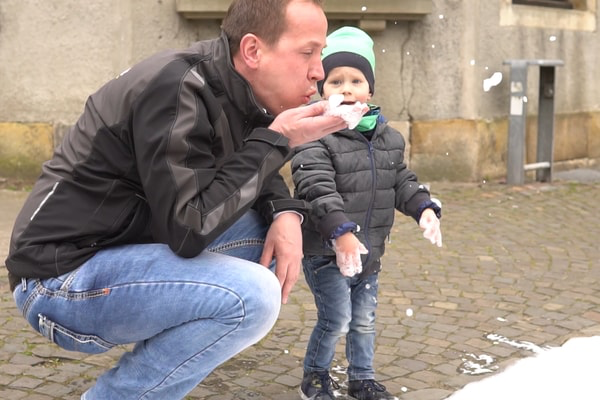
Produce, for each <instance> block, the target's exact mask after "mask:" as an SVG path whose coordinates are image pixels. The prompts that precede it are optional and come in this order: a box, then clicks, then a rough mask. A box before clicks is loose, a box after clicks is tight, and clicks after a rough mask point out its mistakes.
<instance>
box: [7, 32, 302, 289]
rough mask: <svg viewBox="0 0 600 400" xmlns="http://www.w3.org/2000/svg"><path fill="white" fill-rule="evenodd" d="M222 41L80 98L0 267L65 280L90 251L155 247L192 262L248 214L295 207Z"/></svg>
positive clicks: (278, 142) (177, 54) (269, 137)
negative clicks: (81, 106) (166, 248)
mask: <svg viewBox="0 0 600 400" xmlns="http://www.w3.org/2000/svg"><path fill="white" fill-rule="evenodd" d="M272 120H273V117H272V116H271V115H269V114H267V113H266V111H265V110H264V109H263V108H261V107H259V106H258V105H257V104H256V102H255V100H254V95H253V93H252V90H251V88H250V86H249V85H248V83H247V81H246V80H245V79H243V78H242V77H241V76H240V75H239V74H238V73H237V72H236V71H235V70H234V69H233V66H232V63H231V58H230V54H229V46H228V43H227V38H226V37H225V35H221V38H219V39H215V40H209V41H204V42H198V43H196V44H194V45H193V46H192V47H190V48H189V49H186V50H175V51H166V52H162V53H160V54H157V55H155V56H152V57H150V58H148V59H146V60H145V61H142V62H141V63H139V64H137V65H135V66H134V67H132V68H131V69H130V70H128V71H126V72H125V73H123V74H121V75H120V76H119V77H117V78H115V79H113V80H112V81H110V82H108V83H107V84H106V85H104V86H103V87H102V88H100V90H98V91H97V92H96V93H94V94H92V95H91V96H90V97H89V99H88V100H87V103H86V106H85V110H84V112H83V114H82V116H81V117H80V119H79V121H78V122H77V124H76V125H75V126H74V127H73V128H72V129H71V130H70V131H69V132H68V134H67V135H66V136H65V138H64V140H63V142H62V144H61V145H60V146H59V147H58V148H57V149H56V152H55V154H54V156H53V158H52V159H51V160H50V161H48V162H46V163H45V164H44V165H43V167H42V175H41V177H40V179H39V180H38V181H37V183H36V184H35V186H34V187H33V190H32V192H31V194H30V196H29V198H28V199H27V201H26V202H25V205H24V207H23V209H22V211H21V212H20V214H19V215H18V217H17V220H16V223H15V227H14V230H13V235H12V238H11V243H10V249H9V256H8V259H7V260H6V266H7V268H8V270H9V278H10V282H11V288H14V286H15V284H16V282H18V280H19V278H20V277H26V278H35V277H39V278H48V277H53V276H59V275H61V274H64V273H66V272H69V271H71V270H73V269H75V268H77V267H78V266H79V265H81V264H82V263H83V262H84V261H86V260H87V259H89V258H90V257H92V256H93V255H94V254H95V253H96V252H97V251H98V250H99V249H101V248H103V247H107V246H114V245H119V244H125V243H144V242H156V243H166V244H168V245H169V246H170V248H171V249H172V250H173V251H174V252H175V253H177V254H179V255H181V256H183V257H192V256H195V255H197V254H199V253H200V252H201V251H202V250H203V249H204V248H205V247H206V246H207V245H208V244H210V243H211V242H212V241H213V240H214V239H215V238H216V237H217V236H218V235H219V234H221V233H222V232H223V231H224V230H226V229H227V228H228V227H229V226H231V224H233V222H235V221H236V220H237V219H238V218H239V217H240V216H241V215H242V214H243V213H245V212H246V211H247V210H248V209H249V208H250V207H254V208H255V209H257V210H258V211H259V212H260V213H261V214H262V215H263V217H264V218H265V219H266V220H267V221H270V220H271V218H272V215H273V213H274V212H276V211H282V210H284V209H296V206H299V205H298V204H293V201H292V202H290V193H289V189H288V188H287V186H286V185H285V183H284V181H283V179H282V178H281V176H280V175H279V174H278V171H279V169H280V167H281V166H282V165H283V164H284V163H285V162H286V160H287V159H289V157H290V156H291V149H290V147H289V146H288V145H287V143H288V140H287V139H286V138H285V137H284V136H282V135H281V134H279V133H278V132H274V131H272V130H269V129H268V128H267V126H268V125H270V123H271V122H272Z"/></svg>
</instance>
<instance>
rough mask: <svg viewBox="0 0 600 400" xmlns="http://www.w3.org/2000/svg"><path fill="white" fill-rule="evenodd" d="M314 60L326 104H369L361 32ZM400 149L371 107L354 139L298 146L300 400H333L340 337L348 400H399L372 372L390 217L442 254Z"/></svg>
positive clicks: (370, 77)
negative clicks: (303, 300) (311, 323)
mask: <svg viewBox="0 0 600 400" xmlns="http://www.w3.org/2000/svg"><path fill="white" fill-rule="evenodd" d="M321 57H322V60H323V69H324V71H325V78H324V80H323V81H320V82H319V83H318V87H319V92H320V94H321V95H322V96H323V98H325V99H328V98H329V96H332V95H334V94H343V95H344V104H355V103H356V102H361V103H366V102H368V101H369V100H370V99H371V96H372V95H373V92H374V89H375V88H374V83H375V77H374V70H375V55H374V53H373V41H372V40H371V38H370V37H369V36H368V35H367V34H366V33H365V32H363V31H361V30H360V29H357V28H353V27H343V28H341V29H338V30H336V31H335V32H333V33H331V34H330V35H329V36H328V37H327V47H326V48H325V49H324V50H323V54H322V56H321ZM404 146H405V143H404V139H403V138H402V135H401V134H400V133H399V132H398V131H396V130H394V129H393V128H391V127H390V126H389V125H387V124H386V122H385V120H384V118H383V117H382V115H381V114H380V109H379V107H377V106H374V105H369V111H368V112H367V113H366V114H365V115H364V116H363V118H362V119H361V120H360V122H359V124H358V126H357V127H356V128H355V129H353V130H350V129H346V130H343V131H340V132H337V133H334V134H331V135H328V136H325V137H324V138H322V139H320V140H319V141H316V142H312V143H308V144H306V145H303V146H301V147H299V148H298V150H297V152H296V154H295V156H294V158H293V160H292V177H293V181H294V185H295V194H296V196H297V197H299V198H301V199H304V200H306V201H308V202H310V203H311V205H312V211H311V214H310V216H309V218H308V219H307V221H306V222H305V226H304V229H303V242H304V245H303V251H304V259H303V268H304V275H305V278H306V281H307V283H308V285H309V287H310V289H311V291H312V292H313V295H314V297H315V303H316V305H317V313H318V321H317V324H316V326H315V328H314V330H313V332H312V335H311V337H310V340H309V343H308V346H307V350H306V356H305V358H304V378H303V380H302V384H301V386H300V390H299V392H300V396H301V397H302V399H305V400H306V399H310V400H329V399H332V398H334V394H333V390H332V388H335V389H337V388H339V386H338V385H337V384H336V383H335V382H333V381H332V380H331V377H330V375H329V369H330V367H331V362H332V360H333V357H334V355H335V346H336V343H337V341H338V340H339V338H340V337H341V336H342V335H345V336H346V357H347V359H348V364H349V365H348V381H349V382H348V396H349V398H352V399H358V400H376V399H396V397H395V396H393V395H392V394H390V393H389V392H388V391H387V390H386V388H385V386H383V385H382V384H380V383H378V382H377V381H376V380H375V371H374V370H373V356H374V348H375V310H376V308H377V287H378V273H379V271H380V270H381V263H380V257H381V256H382V255H383V253H384V246H385V238H386V236H388V235H389V233H390V230H391V228H392V224H393V220H394V212H395V210H398V211H400V212H402V213H403V214H405V215H408V216H411V217H413V218H414V219H415V220H416V221H418V222H419V225H420V227H421V228H422V229H424V233H423V235H424V236H425V237H426V238H427V239H429V240H430V241H431V243H434V244H436V245H438V246H441V245H442V235H441V231H440V222H439V219H438V218H440V216H441V214H440V212H441V209H440V207H439V206H438V204H437V203H436V202H434V201H432V199H431V198H430V196H429V191H428V190H427V189H426V188H425V186H423V185H421V184H419V183H418V181H417V177H416V175H415V174H414V173H413V172H412V171H410V170H409V169H408V168H407V167H406V164H405V163H404ZM361 255H362V256H361Z"/></svg>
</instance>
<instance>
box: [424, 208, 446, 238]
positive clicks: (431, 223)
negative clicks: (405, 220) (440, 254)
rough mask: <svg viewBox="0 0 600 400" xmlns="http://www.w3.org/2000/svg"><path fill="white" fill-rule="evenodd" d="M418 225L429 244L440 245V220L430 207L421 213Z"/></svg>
mask: <svg viewBox="0 0 600 400" xmlns="http://www.w3.org/2000/svg"><path fill="white" fill-rule="evenodd" d="M419 226H420V227H421V229H423V237H424V238H425V239H429V241H430V242H431V244H435V245H437V247H442V231H441V230H440V220H439V219H438V217H437V216H436V215H435V212H434V211H433V210H432V209H431V208H426V209H425V211H423V213H422V214H421V219H420V220H419Z"/></svg>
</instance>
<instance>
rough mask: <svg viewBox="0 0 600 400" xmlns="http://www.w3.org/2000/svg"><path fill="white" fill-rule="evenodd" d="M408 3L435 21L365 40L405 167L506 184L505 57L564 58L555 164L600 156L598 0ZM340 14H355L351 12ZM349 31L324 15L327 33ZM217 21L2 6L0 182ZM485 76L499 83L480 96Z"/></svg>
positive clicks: (148, 3)
mask: <svg viewBox="0 0 600 400" xmlns="http://www.w3.org/2000/svg"><path fill="white" fill-rule="evenodd" d="M188 1H192V2H193V0H188ZM398 1H409V0H398ZM410 1H412V2H414V1H422V2H426V3H427V4H428V5H430V6H431V7H430V9H431V12H429V13H428V14H426V15H425V16H424V17H422V18H417V19H413V20H404V19H397V20H388V21H387V22H386V23H385V24H384V29H383V30H381V25H378V29H380V30H376V31H372V32H371V35H372V36H373V39H374V41H375V51H376V55H377V68H376V93H375V96H374V98H373V102H375V103H377V104H380V105H381V106H382V108H383V112H384V115H385V116H386V117H387V118H388V119H389V120H391V121H392V122H393V123H395V124H399V125H400V126H402V129H401V131H402V133H403V134H404V135H405V137H406V138H407V139H409V140H410V142H409V143H410V145H411V146H410V150H409V151H408V152H407V157H408V160H409V161H410V164H411V167H412V168H413V169H414V170H415V171H416V172H417V173H418V174H419V176H420V177H421V178H422V179H423V180H452V181H477V180H481V179H502V177H503V176H504V175H505V173H506V149H507V132H508V111H509V93H510V85H509V66H507V65H505V64H504V61H505V60H508V59H519V58H526V59H561V60H563V61H564V63H565V65H564V67H560V68H558V69H557V74H556V96H555V110H556V114H557V117H556V124H555V133H556V136H555V159H556V160H557V161H567V162H596V161H597V160H598V159H600V123H599V120H600V80H598V79H597V70H598V68H597V66H598V65H600V33H599V32H598V30H597V29H596V26H597V21H598V11H597V7H596V0H578V1H577V3H576V5H577V9H576V10H570V11H565V10H558V9H551V10H549V9H544V8H541V7H527V6H513V5H512V4H511V1H510V0H489V1H478V0H410ZM215 2H216V3H219V2H226V3H227V2H228V1H227V0H215ZM368 2H373V3H375V2H378V0H368ZM368 2H366V3H368ZM380 2H381V3H382V4H383V3H384V1H383V0H380ZM351 3H352V2H348V4H351ZM326 4H327V2H326ZM349 12H350V14H349V15H352V16H354V17H355V18H361V15H360V11H357V10H349ZM357 23H360V21H356V20H352V21H349V20H344V21H340V20H330V30H333V29H335V28H337V27H339V26H341V25H344V24H357ZM219 24H220V20H218V19H189V18H186V17H184V16H183V15H182V14H181V13H180V12H178V10H177V0H97V1H94V2H74V1H68V0H53V1H45V0H29V1H22V0H2V2H0V87H1V88H2V90H1V91H0V139H1V142H0V177H2V176H12V175H15V174H16V175H18V176H36V175H37V174H38V173H39V164H40V162H41V161H42V160H44V159H47V158H48V157H50V155H51V153H52V148H53V146H54V145H55V143H56V141H55V140H54V141H48V139H47V138H48V137H54V138H57V137H60V136H61V132H64V130H65V127H68V126H70V125H72V124H74V123H75V121H76V120H77V117H78V115H79V113H80V112H81V110H82V109H83V104H84V102H85V100H86V98H87V96H88V95H89V94H90V93H92V92H93V91H95V90H96V89H97V88H98V87H99V86H100V85H102V84H103V83H104V82H106V81H107V80H109V79H111V78H112V77H114V76H116V75H118V74H119V73H120V72H121V71H123V70H124V69H126V68H128V67H129V66H130V65H132V64H133V63H135V62H137V61H139V60H141V59H143V58H144V57H146V56H148V55H150V54H152V53H154V52H156V51H159V50H161V49H165V48H173V47H184V46H187V45H189V44H190V43H192V42H194V41H196V40H201V39H205V38H212V37H215V36H217V35H218V33H219ZM375 25H377V24H375ZM372 26H373V25H372ZM494 73H500V74H501V75H502V80H501V82H499V83H498V84H497V85H496V86H492V87H490V88H489V90H487V91H486V90H484V87H483V82H484V81H485V80H486V79H488V78H490V77H491V76H492V75H493V74H494ZM538 80H539V73H538V71H537V70H536V68H534V67H531V68H530V70H529V77H528V91H527V99H528V105H527V110H528V115H529V121H530V123H528V133H527V157H528V160H533V159H535V155H534V154H532V151H535V145H534V143H535V129H536V123H535V118H536V113H537V90H538V87H537V86H538ZM42 127H43V128H42ZM49 132H50V134H49ZM32 143H34V144H35V145H34V146H33V147H32V146H31V144H32ZM44 146H46V148H44ZM34 149H35V150H34Z"/></svg>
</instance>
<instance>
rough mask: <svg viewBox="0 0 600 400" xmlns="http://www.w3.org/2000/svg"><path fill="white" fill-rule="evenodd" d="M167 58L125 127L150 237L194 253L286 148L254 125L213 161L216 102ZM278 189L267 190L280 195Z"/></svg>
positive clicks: (248, 198) (252, 193)
mask: <svg viewBox="0 0 600 400" xmlns="http://www.w3.org/2000/svg"><path fill="white" fill-rule="evenodd" d="M173 64H174V65H169V67H168V68H165V70H164V71H163V72H162V73H161V74H160V75H159V76H158V77H157V78H156V79H155V80H154V82H153V83H150V84H149V85H148V87H147V88H146V89H145V90H144V92H143V93H142V94H141V95H140V96H139V99H138V100H137V101H136V104H134V111H133V115H132V121H131V127H132V128H131V129H132V135H133V140H134V148H135V152H136V160H137V165H136V167H137V169H138V173H139V175H140V179H141V183H142V187H143V191H144V195H145V197H146V200H147V202H148V204H149V206H150V209H151V212H152V221H151V223H152V231H153V235H154V238H155V240H157V241H159V242H162V243H167V244H168V245H169V246H170V248H171V249H172V250H173V251H174V252H175V253H177V254H179V255H181V256H184V257H193V256H195V255H197V254H199V253H200V252H201V251H202V250H203V249H204V248H206V246H207V245H208V244H210V243H211V242H212V241H213V240H214V239H215V238H216V237H217V236H218V235H220V234H221V233H222V232H224V231H225V230H226V229H227V228H228V227H229V226H231V225H232V224H233V223H234V222H235V221H236V220H237V219H238V218H239V217H240V216H241V215H243V214H244V213H245V212H246V211H248V209H249V208H250V207H251V206H252V205H253V204H254V203H255V201H256V200H257V198H258V197H259V196H260V194H261V193H262V192H263V187H264V186H265V184H266V183H268V182H270V181H271V179H272V178H273V176H275V175H276V174H277V172H278V170H279V168H280V167H281V166H282V165H283V164H284V162H285V160H286V159H287V158H288V157H289V155H290V153H291V149H290V148H289V146H288V140H287V139H286V138H285V137H284V136H282V135H281V134H279V133H277V132H275V131H272V130H269V129H267V128H256V129H254V130H253V131H252V132H251V133H250V134H249V135H248V136H247V137H246V139H245V140H244V142H243V143H241V144H240V145H239V146H238V148H237V149H236V150H235V151H234V152H233V154H232V155H231V156H230V157H228V158H226V159H224V160H218V159H216V157H215V155H214V151H215V146H223V141H222V140H219V132H222V130H223V129H224V128H223V126H222V124H223V123H224V121H223V120H222V118H224V116H223V110H222V109H221V108H220V106H219V100H218V99H216V98H215V97H214V95H213V94H212V92H211V90H210V89H209V88H208V87H207V86H206V85H205V83H204V80H203V79H202V78H201V77H200V76H199V75H198V74H197V73H196V72H195V70H193V69H192V68H190V66H189V64H186V63H183V62H180V63H173ZM219 123H220V124H221V125H220V126H218V124H219ZM225 124H226V121H225ZM219 129H221V131H219ZM225 131H226V134H228V132H229V131H228V130H225ZM221 151H222V150H221ZM277 190H279V192H276V191H275V190H274V193H273V194H272V196H275V197H276V196H280V195H282V192H281V188H279V189H277ZM288 196H289V192H288Z"/></svg>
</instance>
